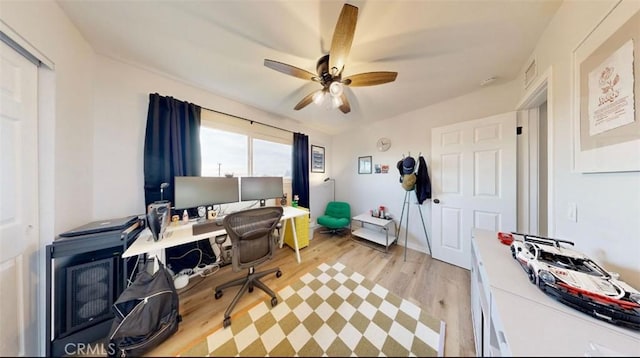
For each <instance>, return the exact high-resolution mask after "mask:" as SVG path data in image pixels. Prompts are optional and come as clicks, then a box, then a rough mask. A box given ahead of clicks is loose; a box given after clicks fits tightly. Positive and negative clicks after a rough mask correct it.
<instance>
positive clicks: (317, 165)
mask: <svg viewBox="0 0 640 358" xmlns="http://www.w3.org/2000/svg"><path fill="white" fill-rule="evenodd" d="M324 158H325V157H324V147H320V146H318V145H313V144H312V145H311V172H312V173H324V160H325V159H324Z"/></svg>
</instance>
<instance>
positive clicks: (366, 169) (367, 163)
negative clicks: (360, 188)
mask: <svg viewBox="0 0 640 358" xmlns="http://www.w3.org/2000/svg"><path fill="white" fill-rule="evenodd" d="M358 174H371V156H370V155H369V156H366V157H358Z"/></svg>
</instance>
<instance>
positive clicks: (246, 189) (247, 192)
mask: <svg viewBox="0 0 640 358" xmlns="http://www.w3.org/2000/svg"><path fill="white" fill-rule="evenodd" d="M282 186H283V180H282V177H240V201H251V200H259V201H260V206H264V205H265V199H274V198H281V197H282V196H283V195H284V190H283V188H282Z"/></svg>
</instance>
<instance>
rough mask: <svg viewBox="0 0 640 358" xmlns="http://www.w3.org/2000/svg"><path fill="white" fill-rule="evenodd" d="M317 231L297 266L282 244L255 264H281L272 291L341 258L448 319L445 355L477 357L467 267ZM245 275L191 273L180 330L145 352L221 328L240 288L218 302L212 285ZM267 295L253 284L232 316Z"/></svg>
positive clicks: (170, 350)
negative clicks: (279, 272)
mask: <svg viewBox="0 0 640 358" xmlns="http://www.w3.org/2000/svg"><path fill="white" fill-rule="evenodd" d="M319 231H320V229H318V230H316V233H315V234H314V238H313V239H312V240H310V242H309V246H308V247H306V248H303V249H301V250H300V255H301V258H302V262H301V263H300V264H298V263H297V262H296V259H295V252H294V251H293V249H291V248H289V247H288V246H286V245H284V246H283V247H282V248H281V249H278V252H277V254H276V255H275V256H274V258H273V259H272V260H271V261H268V262H266V263H264V264H262V265H260V266H259V267H257V269H256V270H257V271H260V270H261V269H267V268H271V267H279V268H280V270H281V271H282V273H283V275H282V276H281V277H280V278H276V276H275V274H274V275H269V276H267V277H265V278H264V279H263V280H262V281H263V282H264V283H265V284H266V285H267V286H269V287H270V288H271V289H272V290H274V291H275V292H277V291H279V290H280V289H281V288H284V287H286V286H287V285H289V284H291V283H293V282H294V281H296V280H297V279H298V278H299V277H301V276H302V275H303V274H305V273H307V272H309V271H311V270H312V269H314V268H315V267H316V266H318V265H319V264H321V263H323V262H327V263H331V262H334V261H340V262H342V263H343V264H344V265H346V266H347V267H349V268H350V269H352V270H354V271H357V272H359V273H361V274H363V275H364V276H365V277H367V278H368V279H369V280H371V281H373V282H376V283H379V284H380V285H382V286H383V287H386V288H387V289H389V290H390V291H392V292H393V293H395V294H396V295H398V296H400V297H402V298H405V299H407V300H409V301H411V302H413V303H415V304H417V305H419V306H420V307H421V308H422V309H424V310H425V311H426V312H427V313H429V314H430V315H432V316H433V317H436V318H439V319H441V320H444V321H445V322H446V335H445V337H446V338H445V356H475V348H474V343H473V342H474V341H473V330H472V326H471V308H470V296H469V294H470V292H469V280H470V274H469V271H467V270H464V269H461V268H459V267H457V266H454V265H450V264H447V263H444V262H442V261H438V260H435V259H432V258H431V256H429V255H426V254H424V253H421V252H418V251H414V250H410V249H409V250H407V259H406V262H405V261H404V247H403V246H400V245H393V246H391V247H390V248H389V252H388V253H385V252H384V251H383V249H384V248H382V251H381V250H376V249H373V248H371V247H370V246H368V245H365V244H361V243H359V242H357V240H359V239H351V238H350V236H349V235H348V233H347V235H345V236H330V235H328V234H322V233H320V232H319ZM243 275H246V272H245V271H242V272H237V273H234V272H233V271H232V269H231V265H227V266H224V267H222V268H221V269H220V270H218V271H217V272H216V273H214V274H211V275H209V276H207V277H204V278H203V277H194V278H192V279H191V280H190V282H189V285H188V286H186V287H185V288H183V289H181V290H179V294H180V314H181V315H182V322H181V323H180V325H179V331H178V332H177V333H176V334H174V335H173V336H172V337H170V338H169V339H167V340H166V341H165V342H163V343H162V344H161V345H160V346H158V347H157V348H154V349H153V350H151V351H149V352H148V353H147V354H146V356H174V355H176V354H177V353H178V352H180V351H181V350H182V349H183V348H185V347H186V346H188V345H189V344H190V343H191V342H193V341H194V340H196V339H198V338H200V337H205V336H207V335H208V334H209V333H211V332H212V331H213V330H214V329H217V328H218V327H221V326H222V320H223V315H224V311H225V310H226V308H227V306H228V305H229V303H230V302H231V300H232V299H233V297H234V296H235V294H236V292H237V290H238V289H239V287H234V288H229V289H227V290H225V291H224V294H223V296H222V297H221V298H220V299H219V300H216V299H215V298H214V288H215V286H216V285H219V284H222V283H224V282H226V281H229V280H231V279H233V278H236V277H240V276H243ZM267 299H269V297H268V296H267V294H265V293H264V292H262V291H261V290H260V289H258V288H256V289H255V290H254V291H253V292H252V293H246V294H245V295H244V296H243V297H242V299H240V301H239V302H238V304H237V306H236V308H235V310H234V311H233V312H232V313H231V321H232V325H233V317H234V315H237V314H239V313H242V312H246V311H247V310H248V309H249V308H251V307H252V306H254V305H255V304H256V303H257V302H259V301H264V300H267Z"/></svg>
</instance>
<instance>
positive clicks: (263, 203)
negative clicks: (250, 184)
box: [260, 199, 267, 207]
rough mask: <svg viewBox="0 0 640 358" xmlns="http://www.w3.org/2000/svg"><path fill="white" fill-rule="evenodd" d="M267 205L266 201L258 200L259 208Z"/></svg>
mask: <svg viewBox="0 0 640 358" xmlns="http://www.w3.org/2000/svg"><path fill="white" fill-rule="evenodd" d="M265 205H267V201H266V200H265V199H260V206H261V207H262V206H265Z"/></svg>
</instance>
